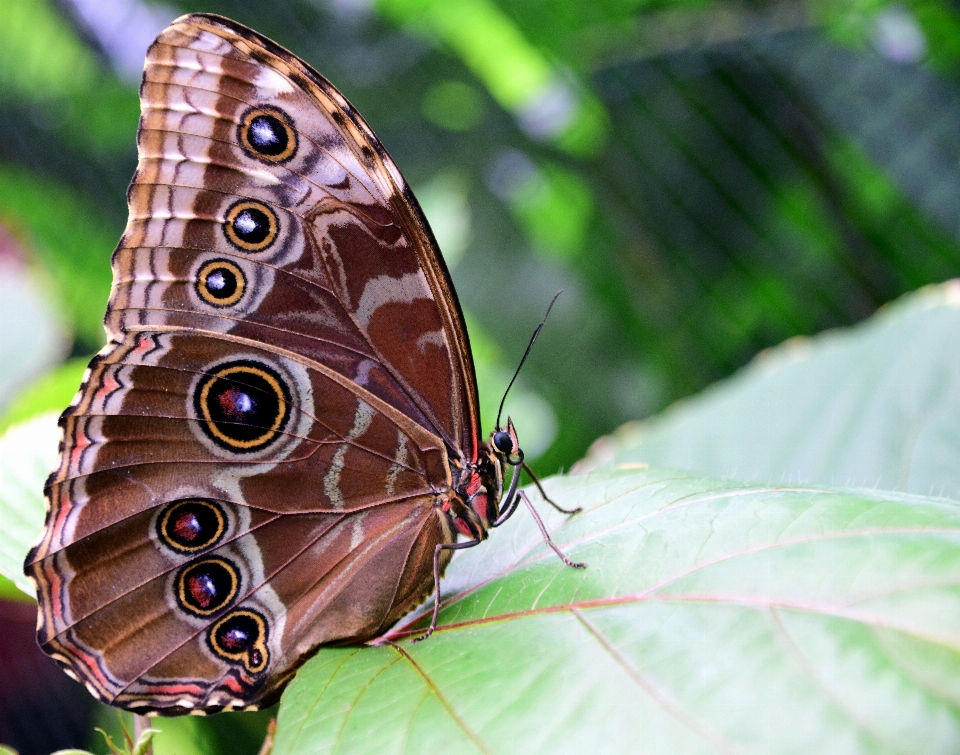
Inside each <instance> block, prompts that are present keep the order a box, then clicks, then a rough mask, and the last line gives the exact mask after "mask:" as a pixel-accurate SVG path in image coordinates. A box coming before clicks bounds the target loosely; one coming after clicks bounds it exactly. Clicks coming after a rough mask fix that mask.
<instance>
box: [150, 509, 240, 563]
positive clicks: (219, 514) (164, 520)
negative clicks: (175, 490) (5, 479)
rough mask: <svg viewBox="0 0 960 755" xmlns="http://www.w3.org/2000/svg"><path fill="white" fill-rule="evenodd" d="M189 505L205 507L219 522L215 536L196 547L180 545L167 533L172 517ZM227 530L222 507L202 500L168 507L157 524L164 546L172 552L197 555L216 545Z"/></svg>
mask: <svg viewBox="0 0 960 755" xmlns="http://www.w3.org/2000/svg"><path fill="white" fill-rule="evenodd" d="M188 504H191V505H194V506H203V507H204V508H206V509H208V510H209V511H211V512H213V515H214V518H215V519H216V522H217V529H216V531H215V532H214V533H213V536H212V537H207V539H206V540H204V542H203V543H201V544H200V545H195V546H189V545H183V544H182V543H178V542H176V541H175V540H174V539H173V538H171V537H170V535H169V533H168V532H167V527H168V525H169V523H170V517H172V516H173V514H174V512H176V511H178V510H179V509H181V508H182V507H183V506H185V505H188ZM226 529H227V522H226V519H225V517H224V514H223V511H221V510H220V507H219V506H217V505H216V504H214V503H211V502H210V501H205V500H204V499H202V498H185V499H183V500H181V501H175V502H174V503H173V505H172V506H168V507H167V510H166V511H165V512H163V515H162V516H161V517H160V521H159V522H157V532H158V534H159V536H160V541H161V542H162V543H163V544H164V545H166V546H167V547H168V548H170V549H171V550H175V551H177V552H178V553H197V552H198V551H202V550H204V549H205V548H209V547H210V546H211V545H214V544H216V543H217V542H218V541H219V540H220V538H221V537H223V533H224V532H225V531H226Z"/></svg>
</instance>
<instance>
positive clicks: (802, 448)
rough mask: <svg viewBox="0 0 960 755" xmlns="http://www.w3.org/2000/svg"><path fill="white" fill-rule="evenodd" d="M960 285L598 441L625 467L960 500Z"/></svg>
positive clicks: (916, 297)
mask: <svg viewBox="0 0 960 755" xmlns="http://www.w3.org/2000/svg"><path fill="white" fill-rule="evenodd" d="M958 353H960V281H951V282H949V283H944V284H942V285H938V286H930V287H927V288H924V289H921V290H920V291H919V292H916V293H913V294H910V295H908V296H905V297H903V299H901V300H899V301H898V302H896V303H895V304H892V305H888V306H887V307H884V308H883V309H882V310H881V311H880V312H879V313H878V314H877V315H875V316H874V317H872V318H870V319H869V320H867V321H866V322H864V323H862V324H860V325H858V326H856V327H853V328H849V329H846V330H838V331H833V332H828V333H825V334H823V335H819V336H817V337H815V338H812V339H801V338H796V339H792V340H790V341H787V342H786V343H784V344H782V345H781V346H778V347H777V348H775V349H772V350H770V351H769V352H766V353H763V354H761V355H760V357H758V358H757V359H756V360H754V362H753V363H752V364H751V365H749V366H748V367H747V368H746V369H744V370H743V371H742V372H741V373H740V374H738V375H737V376H735V377H734V378H732V379H730V380H727V381H725V382H723V383H720V384H718V385H716V386H714V387H713V388H710V389H708V390H707V391H705V392H704V393H702V394H700V395H698V396H696V397H694V398H692V399H689V400H685V401H681V402H679V403H678V404H676V405H674V406H673V407H671V408H670V409H668V410H667V411H666V412H664V413H663V414H661V415H659V416H657V417H655V418H653V419H651V420H647V421H644V422H640V423H631V424H628V425H624V426H623V427H622V428H620V429H619V430H618V431H617V432H615V433H614V434H613V435H612V436H609V437H607V438H602V439H601V440H599V441H597V442H596V443H595V444H594V446H593V448H592V449H591V451H590V454H589V455H588V457H587V459H586V460H585V461H584V462H580V464H579V465H578V467H577V469H579V470H581V471H583V470H586V469H597V468H601V467H609V466H615V465H618V464H624V463H628V462H647V463H649V464H653V465H658V466H669V467H676V468H680V469H688V470H697V471H699V472H702V473H703V474H708V475H713V476H718V477H731V478H737V479H741V480H753V481H766V482H769V483H780V482H801V483H811V484H815V485H829V486H862V487H871V488H874V487H875V488H882V489H885V490H902V491H906V492H911V493H919V494H922V495H934V496H946V497H949V498H954V499H960V464H957V459H958V458H960V432H958V428H960V361H958V360H957V356H956V355H957V354H958Z"/></svg>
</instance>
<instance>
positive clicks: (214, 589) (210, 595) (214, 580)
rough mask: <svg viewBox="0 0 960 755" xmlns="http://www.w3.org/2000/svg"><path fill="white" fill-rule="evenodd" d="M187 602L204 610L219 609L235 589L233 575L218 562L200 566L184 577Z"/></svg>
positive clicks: (189, 571) (190, 570)
mask: <svg viewBox="0 0 960 755" xmlns="http://www.w3.org/2000/svg"><path fill="white" fill-rule="evenodd" d="M184 582H185V585H186V588H187V589H186V594H185V596H184V597H185V599H186V601H187V602H188V603H189V604H190V605H192V606H194V607H195V608H199V609H202V610H207V609H210V608H216V607H219V606H220V604H221V603H223V602H224V601H225V600H226V598H227V596H228V595H230V592H231V590H232V588H233V575H231V574H230V572H229V571H228V570H227V568H226V567H225V566H224V565H223V564H220V563H217V562H216V561H210V562H205V563H201V564H198V565H197V566H194V567H193V568H191V569H189V570H188V571H187V573H186V574H185V575H184Z"/></svg>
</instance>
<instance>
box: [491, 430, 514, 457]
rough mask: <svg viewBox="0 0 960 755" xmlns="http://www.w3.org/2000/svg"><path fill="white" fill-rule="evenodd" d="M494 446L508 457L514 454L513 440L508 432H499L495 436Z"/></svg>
mask: <svg viewBox="0 0 960 755" xmlns="http://www.w3.org/2000/svg"><path fill="white" fill-rule="evenodd" d="M493 445H494V446H495V447H496V449H497V450H498V451H499V452H500V453H502V454H504V455H506V456H509V455H510V454H512V453H513V438H511V437H510V433H508V432H507V431H506V430H498V431H497V432H495V433H494V434H493Z"/></svg>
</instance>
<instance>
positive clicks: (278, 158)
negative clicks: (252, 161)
mask: <svg viewBox="0 0 960 755" xmlns="http://www.w3.org/2000/svg"><path fill="white" fill-rule="evenodd" d="M238 138H239V141H240V146H241V147H243V151H244V152H246V153H247V154H248V155H250V157H253V158H256V159H257V160H263V161H264V162H268V163H282V162H286V161H287V160H289V159H290V158H291V157H293V156H294V154H295V153H296V151H297V134H296V132H295V131H294V130H293V122H292V120H291V118H290V116H289V115H287V114H286V113H285V112H283V111H282V110H280V109H279V108H252V109H250V110H248V111H247V112H246V114H245V115H244V116H243V120H242V121H241V123H240V127H239V130H238Z"/></svg>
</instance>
